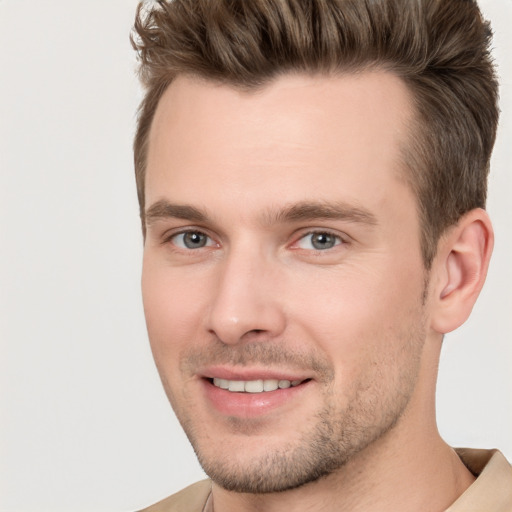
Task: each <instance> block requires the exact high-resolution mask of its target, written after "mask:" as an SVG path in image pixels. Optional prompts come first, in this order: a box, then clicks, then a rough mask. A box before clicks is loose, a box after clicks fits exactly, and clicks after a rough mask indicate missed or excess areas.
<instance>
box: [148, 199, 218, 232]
mask: <svg viewBox="0 0 512 512" xmlns="http://www.w3.org/2000/svg"><path fill="white" fill-rule="evenodd" d="M168 218H174V219H183V220H190V221H192V222H206V221H207V220H208V216H207V215H206V214H205V213H204V212H203V211H202V210H200V209H199V208H195V207H194V206H189V205H182V204H173V203H170V202H169V201H167V200H165V199H161V200H159V201H156V202H155V203H153V204H152V205H151V206H150V207H149V208H148V209H147V210H146V212H145V214H144V219H145V222H146V225H147V226H149V225H151V224H152V223H153V222H156V221H158V220H161V219H168Z"/></svg>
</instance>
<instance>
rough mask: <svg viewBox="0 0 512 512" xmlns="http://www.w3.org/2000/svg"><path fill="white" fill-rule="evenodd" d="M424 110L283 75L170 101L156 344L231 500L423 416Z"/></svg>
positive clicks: (200, 449)
mask: <svg viewBox="0 0 512 512" xmlns="http://www.w3.org/2000/svg"><path fill="white" fill-rule="evenodd" d="M410 111H411V107H410V99H409V96H408V92H407V90H406V88H405V86H404V85H403V84H402V82H401V81H400V80H399V79H397V78H396V77H394V76H392V75H390V74H386V73H384V72H372V73H370V72H366V73H362V74H359V75H357V76H356V75H346V76H340V77H307V76H285V77H281V78H279V79H277V80H276V81H275V82H273V83H271V84H270V85H268V86H266V87H264V88H263V89H261V90H259V91H256V92H254V91H253V92H242V91H239V90H236V89H233V88H230V87H227V86H220V85H215V84H212V83H208V82H203V81H199V80H193V79H191V78H186V77H180V78H178V79H176V80H175V82H174V83H173V84H172V85H171V86H170V87H169V89H168V90H167V91H166V93H165V95H164V96H163V98H162V100H161V102H160V104H159V106H158V109H157V112H156V116H155V119H154V123H153V126H152V131H151V135H150V147H149V155H148V165H147V176H146V205H147V210H146V211H147V238H146V241H145V250H144V268H143V280H142V287H143V297H144V306H145V314H146V320H147V325H148V331H149V338H150V341H151V347H152V350H153V354H154V357H155V360H156V364H157V367H158V370H159V372H160V376H161V378H162V381H163V384H164V387H165V390H166V392H167V395H168V397H169V399H170V401H171V404H172V406H173V408H174V410H175V412H176V414H177V416H178V418H179V420H180V422H181V424H182V426H183V428H184V429H185V431H186V433H187V435H188V436H189V439H190V440H191V442H192V444H193V446H194V448H195V450H196V453H197V454H198V457H199V459H200V462H201V463H202V465H203V467H204V468H205V470H206V472H207V473H208V474H209V475H210V476H211V477H212V478H213V479H214V481H216V482H217V483H218V484H220V485H222V486H224V487H226V488H228V489H232V490H237V491H241V492H269V491H278V490H284V489H287V488H293V487H296V486H299V485H302V484H304V483H306V482H308V481H312V480H315V479H317V478H318V477H320V476H322V475H324V474H329V473H331V472H333V471H335V470H336V469H337V468H339V467H341V466H342V465H343V464H345V463H346V462H347V461H348V460H349V459H350V458H351V457H353V456H355V455H356V454H358V453H360V452H364V450H365V449H366V448H368V447H370V446H371V445H372V444H374V443H375V442H377V441H378V440H379V439H382V438H384V437H386V436H388V437H389V436H392V435H393V432H396V431H397V430H398V429H397V428H393V427H394V426H395V425H396V424H400V425H402V424H404V423H407V422H408V421H409V422H410V423H411V424H412V423H413V422H414V421H413V420H414V418H415V415H416V416H417V415H418V414H419V412H418V410H419V406H418V405H417V404H418V403H419V402H421V399H419V398H418V394H419V391H418V386H417V383H418V380H420V381H421V378H419V375H420V373H421V364H422V359H421V356H422V348H423V345H424V341H425V336H426V334H425V332H426V316H427V312H426V307H425V306H424V305H423V303H422V297H423V293H424V287H425V272H424V267H423V263H422V258H421V252H420V245H419V239H420V237H419V221H418V216H417V213H416V204H415V198H414V196H413V194H412V192H411V190H410V189H409V188H408V186H407V185H406V183H405V180H403V178H402V176H403V168H402V164H401V154H400V146H401V144H404V143H405V142H406V139H407V126H406V124H407V121H408V119H409V116H410ZM226 387H227V388H228V389H225V388H226ZM404 412H407V414H404ZM401 430H402V431H403V430H404V428H402V429H401Z"/></svg>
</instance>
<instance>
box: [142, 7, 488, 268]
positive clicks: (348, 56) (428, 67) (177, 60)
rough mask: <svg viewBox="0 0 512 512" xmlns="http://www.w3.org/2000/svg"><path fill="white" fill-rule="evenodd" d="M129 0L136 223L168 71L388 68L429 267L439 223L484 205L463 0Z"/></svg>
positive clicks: (483, 114)
mask: <svg viewBox="0 0 512 512" xmlns="http://www.w3.org/2000/svg"><path fill="white" fill-rule="evenodd" d="M153 3H154V4H155V6H154V7H152V8H147V7H145V6H144V4H143V3H141V4H139V7H138V10H137V16H136V20H135V26H134V34H133V35H132V44H133V45H134V48H135V49H136V50H137V51H138V56H139V59H140V68H139V73H140V77H141V80H142V82H143V84H144V86H145V87H146V95H145V97H144V100H143V101H142V104H141V106H140V110H139V118H138V128H137V133H136V136H135V142H134V153H135V155H134V156H135V173H136V180H137V192H138V198H139V205H140V211H141V218H142V222H143V229H144V176H145V166H146V159H147V151H148V136H149V131H150V128H151V123H152V120H153V116H154V113H155V110H156V108H157V106H158V102H159V100H160V98H161V96H162V94H163V93H164V91H165V90H166V89H167V87H168V86H169V84H170V83H171V82H172V80H173V79H174V78H175V77H176V76H177V75H179V74H188V75H195V76H200V77H202V78H206V79H209V80H212V81H215V82H220V83H225V84H230V85H232V86H235V87H242V88H248V89H251V88H257V87H260V86H263V85H265V84H266V83H268V82H269V81H270V80H272V79H273V78H275V77H277V76H279V75H281V74H284V73H287V72H304V73H345V72H353V71H358V70H363V69H374V68H379V69H384V70H388V71H390V72H392V73H394V74H396V75H397V76H399V77H400V78H402V79H403V80H404V82H405V83H406V84H407V86H408V87H409V90H410V91H411V92H412V97H413V99H414V106H415V110H416V115H415V121H414V128H413V133H412V134H411V135H410V141H408V144H407V147H405V148H403V153H404V163H405V164H406V168H407V170H408V172H407V173H406V174H407V179H408V181H409V183H410V185H411V187H412V189H413V191H414V193H415V194H416V197H417V202H418V211H419V215H420V219H421V226H422V234H421V247H422V253H423V259H424V262H425V267H426V268H427V269H428V268H430V265H431V263H432V260H433V258H434V256H435V254H436V249H437V242H438V240H439V237H440V236H441V235H442V234H443V232H444V231H445V229H446V228H447V227H449V226H451V225H453V224H455V223H456V222H457V221H458V219H459V218H460V217H461V216H462V215H463V214H464V213H466V212H468V211H469V210H471V209H473V208H479V207H480V208H483V207H485V201H486V195H487V175H488V171H489V160H490V155H491V151H492V147H493V145H494V139H495V135H496V127H497V123H498V107H497V97H498V90H497V81H496V77H495V74H494V68H493V63H492V59H491V58H490V53H489V45H490V41H491V30H490V27H489V24H488V22H485V21H484V20H483V19H482V16H481V13H480V10H479V8H478V5H477V3H476V1H472V0H173V1H165V0H159V1H158V2H153Z"/></svg>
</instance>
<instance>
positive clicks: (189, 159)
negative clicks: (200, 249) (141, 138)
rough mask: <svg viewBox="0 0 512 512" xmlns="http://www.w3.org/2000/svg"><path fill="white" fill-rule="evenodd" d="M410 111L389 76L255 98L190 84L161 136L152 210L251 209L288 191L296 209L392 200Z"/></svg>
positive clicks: (151, 161)
mask: <svg viewBox="0 0 512 512" xmlns="http://www.w3.org/2000/svg"><path fill="white" fill-rule="evenodd" d="M410 113H411V100H410V97H409V92H408V90H407V88H406V86H405V84H404V83H403V82H402V81H401V80H400V79H399V78H398V77H396V76H394V75H392V74H390V73H388V72H383V71H371V72H370V71H368V72H361V73H358V74H347V75H337V76H324V75H322V76H307V75H286V76H282V77H280V78H278V79H276V80H274V81H272V82H271V83H269V84H268V85H266V86H264V87H262V88H260V89H256V90H252V91H245V90H240V89H237V88H234V87H230V86H226V85H218V84H214V83H212V82H208V81H203V80H200V79H197V78H191V77H186V76H180V77H178V78H177V79H176V80H175V81H174V82H173V83H172V84H171V85H170V86H169V88H168V89H167V91H166V92H165V93H164V95H163V97H162V99H161V100H160V103H159V106H158V108H157V111H156V113H155V117H154V121H153V125H152V128H151V132H150V139H149V152H148V161H147V176H146V204H147V205H148V206H149V205H150V204H151V202H154V201H156V200H159V199H162V198H166V197H167V196H169V195H170V196H171V198H172V199H173V200H174V201H176V200H178V202H186V203H191V204H194V201H197V200H198V197H199V196H198V194H199V191H201V192H200V193H201V198H202V200H205V201H206V200H208V198H209V197H210V196H211V199H212V200H213V199H214V197H218V196H219V195H220V196H223V197H224V199H226V200H228V199H229V198H234V197H238V198H240V196H245V197H246V199H247V200H248V202H247V206H249V202H252V203H254V202H256V203H257V204H259V205H263V204H264V203H267V204H271V203H275V202H276V201H279V200H280V198H282V197H283V192H284V191H286V196H287V198H288V199H289V200H290V201H304V200H310V199H312V198H313V199H320V200H327V201H328V200H333V199H335V200H337V199H342V200H344V201H345V200H348V201H352V202H354V201H356V202H358V201H360V200H361V196H362V191H363V190H365V193H364V195H367V196H368V195H370V196H371V195H372V193H375V194H377V195H379V194H381V195H382V186H383V184H384V182H386V184H387V185H390V186H395V187H396V186H400V185H401V183H400V182H401V174H402V167H403V166H402V161H401V147H402V146H403V145H404V144H406V141H407V134H408V120H409V117H410ZM276 191H277V192H278V193H276ZM338 192H339V193H341V194H342V195H343V197H341V198H340V197H330V196H332V195H335V194H337V193H338ZM177 196H179V197H177ZM249 200H250V201H249ZM373 200H378V197H374V198H373Z"/></svg>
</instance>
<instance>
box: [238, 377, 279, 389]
mask: <svg viewBox="0 0 512 512" xmlns="http://www.w3.org/2000/svg"><path fill="white" fill-rule="evenodd" d="M278 388H279V381H278V380H277V379H270V380H264V381H263V391H275V390H276V389H278ZM246 389H247V388H246Z"/></svg>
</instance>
